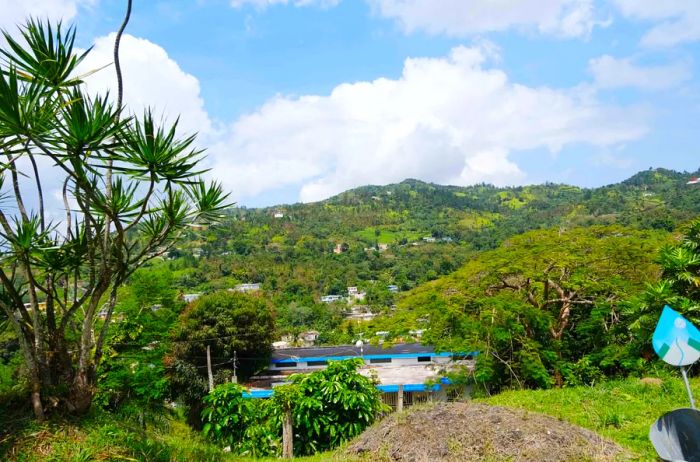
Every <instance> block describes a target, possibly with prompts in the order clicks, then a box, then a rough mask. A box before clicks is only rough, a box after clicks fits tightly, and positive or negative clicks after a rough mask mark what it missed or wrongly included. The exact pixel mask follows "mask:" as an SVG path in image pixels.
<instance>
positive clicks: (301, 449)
mask: <svg viewBox="0 0 700 462" xmlns="http://www.w3.org/2000/svg"><path fill="white" fill-rule="evenodd" d="M362 363H363V362H362V360H361V359H349V360H346V361H331V362H330V363H329V364H328V367H327V368H326V369H323V370H319V371H316V372H313V373H311V374H308V375H302V374H299V375H293V376H292V377H291V381H292V383H293V384H294V385H295V386H296V387H297V388H298V394H299V398H298V401H297V402H296V403H294V407H293V410H292V411H293V425H294V452H295V453H296V454H299V455H305V454H313V453H316V452H319V451H326V450H329V449H332V448H335V447H337V446H339V445H340V444H341V443H342V442H344V441H346V440H349V439H351V438H353V437H355V436H357V435H359V434H360V433H362V431H363V430H364V429H365V428H367V426H369V425H371V424H372V423H373V422H374V420H375V419H376V417H377V415H378V414H379V413H380V412H381V411H383V410H385V406H384V404H383V403H382V401H381V393H380V391H379V390H378V389H377V387H376V386H375V384H374V383H373V382H372V380H370V379H369V378H367V377H365V376H363V375H361V374H360V373H359V372H357V368H358V367H359V366H360V365H362Z"/></svg>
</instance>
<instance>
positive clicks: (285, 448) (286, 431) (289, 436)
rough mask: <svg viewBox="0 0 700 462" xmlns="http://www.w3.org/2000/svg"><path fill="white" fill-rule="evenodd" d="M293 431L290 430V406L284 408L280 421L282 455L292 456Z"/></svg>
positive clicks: (285, 456)
mask: <svg viewBox="0 0 700 462" xmlns="http://www.w3.org/2000/svg"><path fill="white" fill-rule="evenodd" d="M293 438H294V431H293V430H292V408H291V407H289V408H287V409H285V410H284V420H283V421H282V457H283V458H285V459H291V458H292V457H293V456H294V446H293V444H294V440H293Z"/></svg>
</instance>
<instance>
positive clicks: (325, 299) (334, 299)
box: [321, 295, 343, 303]
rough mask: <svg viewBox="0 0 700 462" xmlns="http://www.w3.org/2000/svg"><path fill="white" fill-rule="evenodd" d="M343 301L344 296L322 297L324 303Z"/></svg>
mask: <svg viewBox="0 0 700 462" xmlns="http://www.w3.org/2000/svg"><path fill="white" fill-rule="evenodd" d="M341 300H343V296H342V295H324V296H322V297H321V301H322V302H323V303H333V302H339V301H341Z"/></svg>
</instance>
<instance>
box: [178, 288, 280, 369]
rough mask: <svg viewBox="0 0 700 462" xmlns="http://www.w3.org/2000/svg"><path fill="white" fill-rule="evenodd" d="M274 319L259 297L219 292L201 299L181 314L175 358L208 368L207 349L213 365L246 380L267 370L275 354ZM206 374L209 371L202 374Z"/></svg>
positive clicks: (264, 301) (267, 305)
mask: <svg viewBox="0 0 700 462" xmlns="http://www.w3.org/2000/svg"><path fill="white" fill-rule="evenodd" d="M274 329H275V326H274V319H273V316H272V310H271V308H270V304H269V302H268V301H267V300H265V298H263V297H261V296H258V295H248V294H242V293H238V292H230V291H219V292H215V293H213V294H210V295H205V296H203V297H201V298H200V299H198V300H197V301H196V302H194V303H193V305H192V306H191V307H190V308H188V309H187V310H185V312H184V313H183V314H182V316H181V319H180V321H179V324H178V326H177V329H176V332H175V335H174V338H173V342H174V343H173V353H174V355H175V357H176V358H178V359H181V360H185V361H188V362H190V363H191V364H194V365H196V366H206V351H207V345H209V346H210V347H211V356H212V363H216V364H220V363H223V364H220V365H221V366H224V367H226V368H232V366H233V364H232V361H233V356H234V353H235V354H236V356H237V357H238V361H239V364H238V371H237V372H238V376H239V377H240V378H241V379H242V380H245V379H247V378H248V377H250V375H252V374H253V373H254V372H256V371H257V370H258V369H259V368H260V367H264V366H267V364H268V362H269V358H270V353H271V351H272V342H273V341H274V339H275V336H274ZM202 372H203V373H206V370H202Z"/></svg>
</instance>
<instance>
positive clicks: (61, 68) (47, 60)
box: [0, 19, 90, 89]
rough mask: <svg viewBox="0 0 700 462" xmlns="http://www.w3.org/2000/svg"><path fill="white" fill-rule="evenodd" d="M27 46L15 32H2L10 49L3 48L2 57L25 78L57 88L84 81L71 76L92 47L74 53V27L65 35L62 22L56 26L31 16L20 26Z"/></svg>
mask: <svg viewBox="0 0 700 462" xmlns="http://www.w3.org/2000/svg"><path fill="white" fill-rule="evenodd" d="M20 32H21V34H22V37H23V38H24V41H25V42H26V43H27V46H23V45H22V44H21V43H20V42H19V41H17V40H15V39H14V38H13V37H12V35H10V34H9V33H8V32H6V31H2V34H3V36H4V37H5V41H7V44H8V46H9V50H5V49H0V56H2V57H3V58H4V60H5V61H6V62H8V63H11V65H12V66H13V67H15V68H16V69H17V70H18V73H19V76H20V77H21V78H22V80H25V81H30V82H35V81H40V83H43V84H45V85H47V86H50V87H52V88H55V89H61V88H67V87H74V86H77V85H79V84H81V83H82V81H81V80H80V79H79V78H76V77H72V75H73V74H74V71H75V70H76V68H77V67H78V64H80V62H81V61H82V60H83V59H84V58H85V56H86V55H87V54H88V52H89V51H90V50H87V51H85V52H83V53H82V54H80V55H78V54H76V53H75V52H74V45H75V29H74V28H73V27H69V28H68V30H67V31H66V33H65V34H64V32H63V28H62V26H61V23H59V24H58V26H56V29H55V33H54V28H53V27H52V26H51V24H50V23H49V22H46V23H43V22H41V21H37V20H34V19H30V20H29V21H28V22H27V24H26V25H25V26H23V27H21V28H20Z"/></svg>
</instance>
